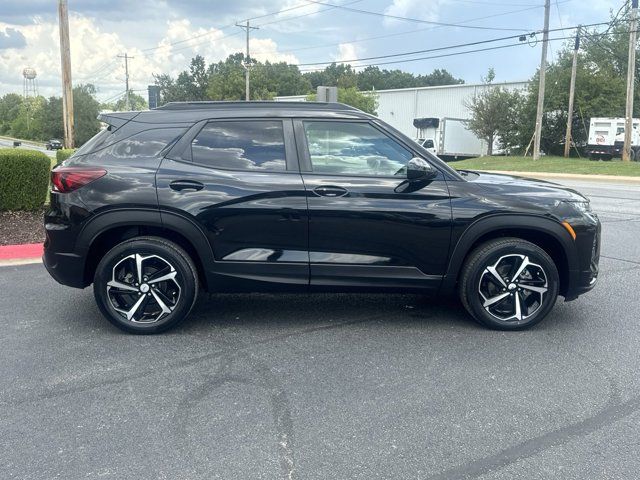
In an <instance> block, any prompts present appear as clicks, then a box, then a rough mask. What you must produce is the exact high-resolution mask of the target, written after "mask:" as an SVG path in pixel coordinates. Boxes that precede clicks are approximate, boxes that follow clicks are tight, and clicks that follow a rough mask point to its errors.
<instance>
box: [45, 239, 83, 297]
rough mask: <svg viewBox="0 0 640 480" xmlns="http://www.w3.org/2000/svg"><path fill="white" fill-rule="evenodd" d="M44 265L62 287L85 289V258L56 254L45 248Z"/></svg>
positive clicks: (69, 254)
mask: <svg viewBox="0 0 640 480" xmlns="http://www.w3.org/2000/svg"><path fill="white" fill-rule="evenodd" d="M42 263H44V266H45V268H46V269H47V271H48V272H49V275H51V276H52V277H53V278H54V280H55V281H56V282H58V283H61V284H62V285H66V286H68V287H74V288H85V287H86V286H87V285H86V283H85V282H84V263H85V262H84V257H81V256H80V255H77V254H75V253H56V252H52V251H51V250H50V249H47V248H45V250H44V255H43V256H42Z"/></svg>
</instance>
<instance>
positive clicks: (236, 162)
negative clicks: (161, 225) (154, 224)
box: [156, 118, 309, 291]
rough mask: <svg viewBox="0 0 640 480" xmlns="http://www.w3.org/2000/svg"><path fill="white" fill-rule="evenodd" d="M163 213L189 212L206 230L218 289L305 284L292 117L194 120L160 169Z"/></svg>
mask: <svg viewBox="0 0 640 480" xmlns="http://www.w3.org/2000/svg"><path fill="white" fill-rule="evenodd" d="M156 181H157V191H158V200H159V205H160V208H161V210H163V211H164V212H167V213H164V214H163V220H164V218H165V217H167V216H168V215H170V213H169V212H175V214H180V215H186V216H188V217H189V218H190V219H191V220H192V221H194V222H195V223H196V224H197V225H198V226H199V227H200V229H201V230H202V231H204V232H205V233H206V235H207V237H208V240H209V243H210V245H211V247H212V250H213V254H214V258H215V265H214V267H213V272H211V273H213V274H214V277H215V278H216V279H217V281H216V285H213V286H212V287H213V288H214V289H216V291H224V290H245V289H253V288H258V289H260V290H264V289H267V288H270V287H271V288H274V289H280V288H285V289H291V288H296V287H299V288H300V289H307V288H308V283H309V258H308V249H307V247H308V244H307V233H308V232H307V228H308V221H307V203H306V199H305V190H304V184H303V182H302V178H301V176H300V172H299V168H298V160H297V153H296V150H295V142H294V140H293V126H292V121H291V120H290V119H284V120H283V119H280V118H273V119H269V118H266V119H265V118H247V119H224V120H210V121H206V122H201V123H200V124H197V125H195V126H194V127H193V128H192V129H191V130H190V132H188V133H187V134H186V135H185V138H183V139H182V140H181V141H180V143H179V144H176V146H175V147H174V149H172V151H171V152H170V154H169V155H168V156H167V157H166V158H165V159H164V160H163V161H162V164H161V165H160V169H159V170H158V173H157V175H156Z"/></svg>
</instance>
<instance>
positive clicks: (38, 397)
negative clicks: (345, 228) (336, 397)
mask: <svg viewBox="0 0 640 480" xmlns="http://www.w3.org/2000/svg"><path fill="white" fill-rule="evenodd" d="M385 315H386V314H380V315H375V316H369V317H367V318H359V319H354V320H349V321H346V322H336V323H331V324H325V325H319V326H315V327H310V328H305V329H302V330H297V331H294V332H290V333H283V334H279V335H273V336H271V337H267V338H265V339H262V340H257V341H255V342H251V343H249V344H242V345H231V344H228V345H227V346H226V347H224V348H226V350H225V349H223V350H220V351H218V352H212V353H207V354H205V355H200V356H196V357H191V358H188V359H185V360H180V361H178V362H175V363H170V364H168V365H163V366H161V367H155V368H150V369H147V370H143V371H141V372H137V373H134V374H131V375H124V376H121V377H118V378H111V379H106V380H101V381H99V382H95V383H92V384H90V385H79V386H72V387H69V388H54V389H52V390H49V391H46V392H41V393H36V394H26V395H25V396H24V397H23V398H19V399H17V400H14V401H7V400H3V401H0V405H3V406H19V405H22V404H25V403H33V402H38V401H42V400H49V399H52V398H56V397H60V396H64V395H72V394H75V393H83V392H87V391H90V390H93V389H95V388H100V387H105V386H111V385H118V384H121V383H124V382H128V381H131V380H137V379H140V378H144V377H148V376H151V375H155V374H157V373H162V372H164V371H166V370H175V369H180V368H186V367H192V366H194V365H197V364H198V363H201V362H205V361H208V360H214V359H216V358H219V357H223V356H225V355H229V354H232V353H235V352H237V351H239V350H242V349H246V348H251V347H253V346H256V345H263V344H266V343H271V342H274V341H278V340H284V339H287V338H291V337H296V336H300V335H306V334H309V333H314V332H317V331H322V330H330V329H333V328H340V327H345V326H349V325H355V324H358V323H365V322H371V321H374V320H377V319H379V318H381V317H384V316H385Z"/></svg>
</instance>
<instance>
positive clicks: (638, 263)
mask: <svg viewBox="0 0 640 480" xmlns="http://www.w3.org/2000/svg"><path fill="white" fill-rule="evenodd" d="M600 258H606V259H608V260H617V261H618V262H625V263H632V264H634V265H640V262H636V261H635V260H627V259H626V258H619V257H612V256H610V255H600Z"/></svg>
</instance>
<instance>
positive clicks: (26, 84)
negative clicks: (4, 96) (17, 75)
mask: <svg viewBox="0 0 640 480" xmlns="http://www.w3.org/2000/svg"><path fill="white" fill-rule="evenodd" d="M37 76H38V74H37V72H36V69H35V68H31V67H25V68H24V69H23V70H22V77H23V78H24V81H23V84H22V86H23V89H22V92H23V95H24V97H25V98H26V97H37V96H38V80H37V79H36V77H37Z"/></svg>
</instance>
